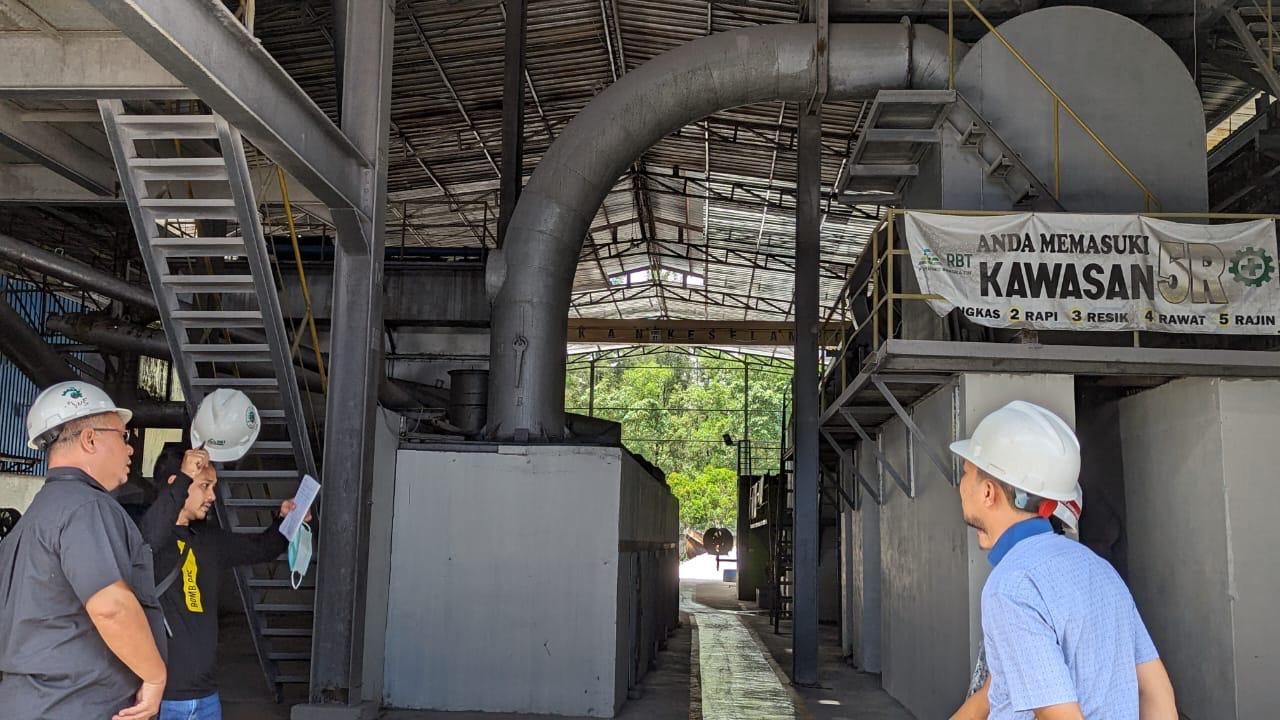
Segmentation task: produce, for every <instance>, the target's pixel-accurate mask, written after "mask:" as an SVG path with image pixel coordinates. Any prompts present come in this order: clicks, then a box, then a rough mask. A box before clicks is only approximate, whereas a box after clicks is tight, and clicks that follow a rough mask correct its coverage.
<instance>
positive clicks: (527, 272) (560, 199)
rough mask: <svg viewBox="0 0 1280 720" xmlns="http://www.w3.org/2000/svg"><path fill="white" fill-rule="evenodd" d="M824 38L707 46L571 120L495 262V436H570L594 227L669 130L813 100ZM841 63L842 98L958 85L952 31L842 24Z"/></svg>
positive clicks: (644, 70)
mask: <svg viewBox="0 0 1280 720" xmlns="http://www.w3.org/2000/svg"><path fill="white" fill-rule="evenodd" d="M816 39H817V31H816V27H815V26H814V25H810V24H794V25H767V26H762V27H753V28H745V29H742V30H735V31H732V32H725V33H719V34H716V35H711V36H709V37H705V38H701V39H699V40H695V41H693V42H690V43H687V44H685V45H682V46H681V47H678V48H676V49H674V50H671V51H669V52H666V53H664V54H662V55H659V56H658V57H656V58H654V59H653V60H650V61H649V62H647V63H645V64H644V65H642V66H640V67H638V68H636V69H635V70H632V71H631V72H628V73H627V74H626V76H625V77H623V78H622V79H621V80H619V81H618V82H616V83H614V84H613V85H611V86H610V87H609V88H608V89H606V90H605V91H604V92H602V93H600V95H598V96H596V98H595V99H594V100H592V101H591V102H590V103H589V104H588V105H587V106H586V107H585V108H584V109H583V110H582V112H580V113H578V116H577V117H575V118H574V119H573V121H572V122H571V123H569V125H568V127H566V128H565V130H564V132H563V133H562V134H561V135H560V137H559V138H558V139H557V140H556V141H555V142H554V143H553V144H552V145H551V148H550V149H549V150H548V151H547V154H546V155H545V156H544V157H543V159H542V161H541V162H540V163H539V164H538V167H537V170H536V171H534V173H533V177H532V178H531V179H530V180H529V184H528V185H527V186H525V188H524V189H523V190H522V191H521V194H520V202H519V204H518V205H517V206H516V209H515V213H514V214H513V216H512V218H511V224H510V225H509V226H508V228H507V235H506V241H505V244H504V247H503V250H502V253H501V254H500V255H496V256H495V257H494V259H493V260H491V263H493V267H492V268H491V270H492V277H493V278H494V280H495V281H496V282H499V283H500V287H501V290H500V291H499V292H498V295H497V297H496V299H495V301H494V306H493V315H492V323H493V327H492V331H491V334H490V343H491V347H490V353H491V358H490V371H491V372H490V381H489V382H490V385H489V386H490V392H489V425H488V428H487V431H486V432H487V434H489V435H490V436H492V437H496V438H499V439H504V440H512V439H513V440H517V441H525V440H557V439H560V438H562V437H564V434H565V426H564V366H565V356H564V355H565V318H566V317H567V316H568V313H569V302H570V295H571V289H572V286H573V275H574V271H575V269H576V267H577V262H578V257H579V253H580V252H581V250H582V241H583V239H584V238H585V237H586V235H587V229H588V228H589V227H590V223H591V221H592V219H593V218H594V217H595V214H596V211H597V210H598V209H599V208H600V204H601V203H602V202H603V201H604V198H605V196H606V195H607V194H608V192H609V191H610V189H611V188H612V187H613V185H614V183H615V182H616V181H617V179H618V177H619V176H620V175H621V174H622V173H623V171H624V170H625V169H626V168H627V167H628V166H629V165H630V164H631V163H632V162H634V161H635V159H636V158H637V157H639V156H640V153H642V152H644V151H645V150H646V149H647V148H649V147H650V146H651V145H653V144H654V143H656V142H658V141H659V140H661V139H662V138H663V137H664V136H666V135H667V134H668V133H671V132H673V131H675V130H676V129H678V128H680V127H681V126H683V125H686V124H688V123H691V122H694V121H696V120H699V119H701V118H703V117H706V116H707V115H710V114H711V113H714V112H717V111H720V110H725V109H728V108H733V107H738V106H740V105H749V104H751V103H759V102H769V101H777V100H788V101H793V102H802V101H807V100H809V99H810V98H811V97H813V94H814V90H815V88H816V87H817V63H816V60H815V51H814V49H815V43H816ZM957 45H959V44H958V43H957ZM960 50H961V48H960V47H957V55H958V54H959V51H960ZM828 63H829V68H830V72H829V87H828V91H827V96H826V97H827V99H828V100H858V99H868V100H869V99H871V98H873V97H875V94H876V92H877V91H879V90H882V89H894V88H899V89H900V88H933V89H936V88H944V87H946V85H947V36H946V34H945V33H943V32H941V31H939V30H936V29H934V28H931V27H926V26H911V25H909V24H906V23H904V24H899V25H832V26H831V30H830V49H829V57H828ZM508 268H509V269H510V270H509V271H508Z"/></svg>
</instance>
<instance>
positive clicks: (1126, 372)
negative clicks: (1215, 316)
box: [819, 339, 1280, 502]
mask: <svg viewBox="0 0 1280 720" xmlns="http://www.w3.org/2000/svg"><path fill="white" fill-rule="evenodd" d="M961 373H1013V374H1063V375H1075V376H1083V377H1093V378H1098V379H1099V380H1100V381H1101V382H1104V383H1105V384H1108V385H1111V386H1114V387H1133V388H1148V387H1153V386H1155V385H1160V384H1162V383H1165V382H1168V381H1169V380H1173V379H1175V378H1182V377H1232V378H1276V377H1280V352H1271V351H1261V350H1197V349H1166V348H1143V347H1112V346H1085V345H1039V344H1016V343H985V342H953V341H944V340H898V339H890V340H886V341H884V342H883V343H882V344H881V345H880V347H879V348H878V349H876V351H875V352H874V353H873V354H872V355H871V356H870V357H868V358H867V360H866V362H865V363H863V366H862V368H861V369H860V371H859V372H858V373H857V374H856V375H855V376H854V377H853V378H851V379H850V381H849V383H848V384H847V385H846V386H845V387H844V388H843V389H842V390H841V391H840V392H839V394H838V395H836V397H835V399H834V400H832V401H831V402H830V403H827V404H826V405H825V406H824V407H823V408H822V412H821V415H820V422H819V432H820V433H821V434H822V436H823V438H824V440H825V442H824V443H823V444H822V445H821V446H820V453H821V455H822V460H823V463H824V464H826V465H828V466H837V465H838V463H839V461H840V459H841V457H842V456H845V455H847V454H848V453H849V452H850V451H851V449H852V448H853V446H854V443H855V442H857V441H858V440H862V441H863V447H865V448H867V449H868V450H869V451H870V452H871V453H872V454H874V455H876V456H877V457H878V456H879V452H880V451H879V448H878V445H877V443H876V442H875V440H874V438H873V435H874V434H875V428H877V427H879V426H880V425H883V424H884V423H885V422H887V421H889V420H891V419H893V418H894V417H897V418H899V419H901V420H902V422H903V424H904V425H906V427H907V430H908V442H909V443H911V444H913V445H914V446H915V447H917V448H918V449H920V450H922V451H923V455H922V461H924V460H925V459H927V461H929V462H932V463H934V464H935V465H936V466H937V467H938V469H939V470H941V471H942V474H943V476H945V477H949V478H952V479H953V482H954V478H955V471H954V468H953V462H952V459H951V457H950V456H949V455H948V454H947V452H946V448H939V447H936V446H935V445H934V444H933V443H932V442H931V441H930V440H929V439H928V438H926V437H925V436H924V434H923V433H922V432H920V430H919V428H917V427H916V425H915V421H914V420H913V418H912V416H911V411H910V408H911V407H912V406H913V405H915V404H916V403H917V402H918V401H919V400H921V399H922V398H924V397H925V396H926V395H929V394H930V393H933V392H935V391H937V390H938V389H939V388H943V387H945V386H947V385H949V384H951V382H952V380H953V379H954V378H955V377H956V376H957V375H959V374H961ZM883 467H884V469H885V474H886V475H887V476H888V478H889V479H890V480H891V481H893V482H895V483H896V484H897V485H898V486H899V487H900V488H902V490H903V492H905V493H906V494H907V496H908V497H914V496H915V488H914V477H915V473H914V472H912V471H911V469H910V468H895V467H894V466H893V465H892V464H890V463H888V462H884V464H883ZM854 473H855V476H856V477H857V480H858V482H859V483H860V484H861V485H862V486H863V488H864V489H865V490H866V491H867V492H868V493H870V495H871V496H872V497H873V498H874V499H876V501H877V502H879V501H880V499H881V498H883V497H884V488H883V487H881V486H880V485H879V483H878V482H873V481H871V480H869V479H867V478H865V477H862V476H861V475H860V474H858V473H857V471H856V469H855V470H854Z"/></svg>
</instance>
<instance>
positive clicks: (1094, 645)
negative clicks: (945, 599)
mask: <svg viewBox="0 0 1280 720" xmlns="http://www.w3.org/2000/svg"><path fill="white" fill-rule="evenodd" d="M951 451H952V452H954V453H955V454H956V455H959V456H960V457H961V458H963V459H964V475H963V476H962V477H961V479H960V488H959V491H960V505H961V509H962V511H963V513H964V521H965V523H966V524H968V525H969V526H970V527H972V528H973V529H974V530H976V531H977V534H978V546H979V547H981V548H982V549H983V550H987V551H989V555H988V559H989V560H990V562H991V564H992V565H993V568H994V569H993V570H992V571H991V576H990V577H989V578H987V582H986V585H984V586H983V589H982V635H983V643H984V646H985V651H986V658H987V662H988V664H989V666H990V671H991V680H990V685H989V688H988V693H987V699H988V702H989V703H990V709H989V717H990V718H992V719H993V720H1015V719H1016V720H1032V719H1033V718H1034V719H1035V720H1081V719H1083V718H1089V719H1090V720H1112V719H1114V720H1177V717H1178V715H1177V710H1176V708H1175V705H1174V698H1173V688H1172V686H1171V685H1170V683H1169V677H1168V675H1167V674H1166V673H1165V670H1164V665H1163V664H1162V663H1161V662H1160V657H1159V654H1158V653H1157V652H1156V648H1155V645H1154V644H1153V643H1152V642H1151V636H1150V635H1148V634H1147V629H1146V627H1145V626H1144V625H1143V623H1142V618H1141V617H1140V616H1139V615H1138V610H1137V607H1136V606H1135V605H1134V602H1133V596H1132V595H1130V593H1129V589H1128V588H1127V587H1125V585H1124V581H1123V580H1121V579H1120V576H1119V575H1118V574H1116V571H1115V570H1114V569H1113V568H1112V567H1111V565H1110V564H1109V563H1108V562H1106V561H1105V560H1103V559H1102V558H1100V557H1098V556H1097V555H1095V554H1094V553H1093V551H1091V550H1089V549H1088V548H1086V547H1084V546H1083V545H1081V544H1079V543H1077V542H1074V541H1072V540H1069V539H1067V538H1065V537H1062V536H1060V535H1057V534H1055V533H1054V532H1053V530H1052V527H1051V525H1050V523H1049V520H1048V518H1050V517H1052V516H1054V514H1055V512H1056V511H1057V510H1058V508H1059V507H1062V506H1066V507H1067V512H1066V513H1065V515H1066V517H1067V518H1078V517H1079V514H1080V509H1081V504H1080V500H1081V493H1080V487H1079V485H1078V482H1077V481H1078V477H1079V474H1080V443H1079V441H1078V440H1077V439H1076V436H1075V433H1074V432H1073V431H1072V430H1071V428H1070V426H1068V425H1067V424H1066V422H1064V421H1063V420H1062V418H1060V417H1058V416H1057V415H1054V414H1053V413H1052V412H1050V411H1048V410H1046V409H1044V408H1042V407H1040V406H1038V405H1033V404H1032V403H1028V402H1023V401H1020V400H1019V401H1014V402H1011V403H1009V404H1008V405H1006V406H1004V407H1002V408H1000V409H999V410H997V411H995V412H993V413H991V414H990V415H988V416H987V417H986V418H984V419H983V420H982V422H980V423H979V424H978V427H977V429H976V430H975V431H974V433H973V437H972V438H969V439H968V440H961V441H959V442H956V443H953V444H952V445H951ZM1058 517H1060V518H1061V517H1062V515H1059V516H1058ZM958 717H964V716H963V715H958ZM979 717H980V716H979Z"/></svg>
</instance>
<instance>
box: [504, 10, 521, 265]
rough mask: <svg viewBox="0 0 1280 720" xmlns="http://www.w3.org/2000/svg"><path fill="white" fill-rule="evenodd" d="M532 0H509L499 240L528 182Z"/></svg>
mask: <svg viewBox="0 0 1280 720" xmlns="http://www.w3.org/2000/svg"><path fill="white" fill-rule="evenodd" d="M527 5H528V0H507V37H506V60H505V64H504V65H503V73H504V78H503V84H502V179H501V181H500V185H501V196H500V198H499V199H500V202H501V205H500V206H499V208H498V244H499V246H501V244H502V241H503V240H504V239H505V238H506V236H507V223H509V222H511V214H512V213H514V212H515V210H516V201H517V200H519V199H520V187H521V186H522V185H523V184H524V46H525V28H526V18H527V16H528V13H527V9H528V8H527Z"/></svg>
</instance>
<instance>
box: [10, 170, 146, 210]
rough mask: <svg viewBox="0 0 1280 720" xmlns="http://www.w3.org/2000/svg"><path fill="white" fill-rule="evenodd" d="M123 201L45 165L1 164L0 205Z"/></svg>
mask: <svg viewBox="0 0 1280 720" xmlns="http://www.w3.org/2000/svg"><path fill="white" fill-rule="evenodd" d="M10 203H19V204H22V205H100V204H103V203H114V204H122V203H124V200H123V199H122V198H117V197H113V196H110V195H99V194H97V193H94V192H90V191H88V190H86V189H84V188H83V187H82V186H80V185H77V184H76V183H73V182H71V181H70V180H68V179H66V178H65V177H63V176H61V175H59V174H58V173H56V172H54V171H52V170H50V169H49V168H47V167H45V166H44V165H36V164H34V163H32V164H21V165H0V205H4V204H10Z"/></svg>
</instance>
